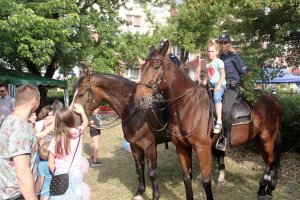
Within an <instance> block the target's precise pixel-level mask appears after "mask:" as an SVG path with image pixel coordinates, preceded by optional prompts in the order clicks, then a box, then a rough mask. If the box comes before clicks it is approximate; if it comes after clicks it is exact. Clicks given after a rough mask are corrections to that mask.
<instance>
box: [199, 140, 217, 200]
mask: <svg viewBox="0 0 300 200" xmlns="http://www.w3.org/2000/svg"><path fill="white" fill-rule="evenodd" d="M195 152H196V154H197V158H198V164H199V167H200V171H201V179H202V185H203V188H204V191H205V194H206V199H207V200H213V199H214V197H213V193H212V186H211V147H210V145H207V146H205V145H203V144H202V145H201V146H200V145H199V146H197V147H195Z"/></svg>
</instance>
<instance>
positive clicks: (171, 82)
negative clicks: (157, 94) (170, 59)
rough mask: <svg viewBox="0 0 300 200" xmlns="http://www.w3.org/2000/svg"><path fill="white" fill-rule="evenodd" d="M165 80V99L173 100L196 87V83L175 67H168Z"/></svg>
mask: <svg viewBox="0 0 300 200" xmlns="http://www.w3.org/2000/svg"><path fill="white" fill-rule="evenodd" d="M174 77H175V78H174ZM166 78H167V80H166V82H167V87H166V88H165V89H164V90H163V91H164V98H165V99H175V98H177V97H180V96H182V95H184V94H186V93H187V92H189V91H190V90H192V89H193V88H195V87H196V82H195V81H193V80H192V79H191V78H190V77H189V76H188V75H187V74H186V73H185V72H184V71H182V70H181V69H180V68H178V67H177V66H171V67H170V71H169V72H168V76H167V77H166Z"/></svg>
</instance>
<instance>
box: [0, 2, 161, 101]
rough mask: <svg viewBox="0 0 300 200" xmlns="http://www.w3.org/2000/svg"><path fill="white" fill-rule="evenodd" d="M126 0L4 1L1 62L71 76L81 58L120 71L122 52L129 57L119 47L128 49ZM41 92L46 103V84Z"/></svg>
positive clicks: (0, 21) (43, 73)
mask: <svg viewBox="0 0 300 200" xmlns="http://www.w3.org/2000/svg"><path fill="white" fill-rule="evenodd" d="M126 2H127V0H120V1H114V0H109V1H107V0H78V1H74V0H48V1H40V0H33V1H27V0H2V1H1V2H0V6H1V10H0V37H1V41H0V45H1V49H0V58H1V60H2V62H1V65H3V66H5V67H8V68H13V69H15V70H18V71H28V72H31V73H33V74H36V75H39V76H45V77H49V78H52V77H53V75H54V73H55V71H56V70H57V69H58V68H60V72H63V73H65V74H68V73H69V72H70V71H71V69H72V68H73V67H74V66H75V65H78V64H79V61H84V62H85V63H88V64H91V65H92V66H93V67H95V68H98V69H99V68H100V70H102V71H109V72H112V71H116V70H117V67H118V65H117V63H118V62H119V58H120V57H119V56H116V55H123V54H122V53H119V52H118V50H122V49H125V48H124V47H123V48H120V46H119V44H122V39H121V38H119V31H118V28H119V26H120V24H122V23H124V22H123V21H122V20H121V19H119V18H118V14H117V10H118V9H119V7H120V6H123V5H124V4H125V3H126ZM142 2H144V1H142ZM159 2H160V1H159ZM92 36H96V37H97V41H96V40H95V38H92ZM128 37H129V36H122V38H125V40H126V38H128ZM133 37H134V36H133ZM127 51H128V49H127ZM123 61H125V62H127V61H126V60H123ZM40 92H41V98H42V99H41V102H43V101H44V98H45V97H46V94H47V90H46V88H43V87H41V88H40Z"/></svg>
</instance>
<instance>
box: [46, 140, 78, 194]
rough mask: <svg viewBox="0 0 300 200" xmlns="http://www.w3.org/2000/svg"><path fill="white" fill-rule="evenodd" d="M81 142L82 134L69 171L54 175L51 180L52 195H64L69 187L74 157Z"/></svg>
mask: <svg viewBox="0 0 300 200" xmlns="http://www.w3.org/2000/svg"><path fill="white" fill-rule="evenodd" d="M79 142H80V136H79V140H78V144H77V147H76V150H75V153H74V156H73V158H72V162H71V165H70V167H69V170H68V173H66V174H59V175H53V176H52V179H51V182H50V196H59V195H63V194H64V193H65V192H66V191H67V189H68V188H69V172H70V169H71V166H72V163H73V160H74V157H75V155H76V152H77V149H78V146H79ZM53 174H54V173H53Z"/></svg>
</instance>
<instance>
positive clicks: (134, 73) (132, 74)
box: [125, 68, 140, 80]
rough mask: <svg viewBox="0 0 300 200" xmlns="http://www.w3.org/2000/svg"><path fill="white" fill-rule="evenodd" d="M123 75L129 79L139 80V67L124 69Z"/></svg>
mask: <svg viewBox="0 0 300 200" xmlns="http://www.w3.org/2000/svg"><path fill="white" fill-rule="evenodd" d="M125 77H126V78H128V79H130V80H139V78H140V69H139V68H130V69H127V70H126V71H125Z"/></svg>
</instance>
